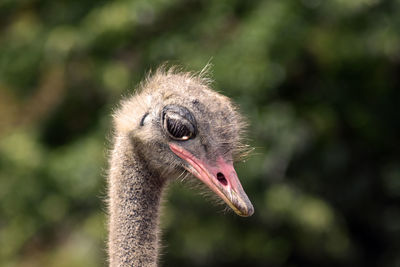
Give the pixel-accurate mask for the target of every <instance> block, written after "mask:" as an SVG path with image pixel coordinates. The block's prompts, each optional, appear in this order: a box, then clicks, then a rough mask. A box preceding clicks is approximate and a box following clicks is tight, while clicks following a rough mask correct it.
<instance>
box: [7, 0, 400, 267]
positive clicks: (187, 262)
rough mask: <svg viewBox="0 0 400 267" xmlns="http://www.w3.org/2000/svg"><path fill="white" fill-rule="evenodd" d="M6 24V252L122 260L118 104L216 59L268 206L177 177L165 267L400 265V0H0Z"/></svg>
mask: <svg viewBox="0 0 400 267" xmlns="http://www.w3.org/2000/svg"><path fill="white" fill-rule="evenodd" d="M0 32H1V35H0V266H7V267H8V266H26V267H28V266H29V267H30V266H32V267H35V266H61V267H63V266H66V267H67V266H78V267H79V266H88V267H90V266H106V253H105V251H106V249H105V240H106V216H105V210H106V208H105V204H104V199H105V195H106V193H105V192H106V188H105V173H106V170H107V164H106V157H107V149H108V148H109V147H110V139H111V128H110V127H111V126H110V124H111V117H110V113H111V112H112V109H113V108H114V107H115V105H116V103H117V102H118V100H119V99H120V97H121V96H122V95H126V94H128V93H130V92H132V91H133V89H134V88H135V86H136V84H137V83H138V82H139V81H140V80H141V79H142V78H143V77H144V76H145V74H146V72H147V71H148V70H150V69H154V68H156V67H157V66H158V65H159V64H161V63H163V62H165V61H169V62H170V63H171V64H179V65H182V66H184V67H185V68H186V69H187V70H194V71H199V70H201V69H202V68H203V67H204V66H205V65H206V64H207V62H209V61H210V60H211V62H212V64H213V68H212V72H213V78H214V79H215V84H214V87H215V88H217V89H218V90H219V91H221V92H223V93H224V94H226V95H228V96H230V97H232V98H233V99H234V100H235V101H236V102H237V103H238V104H239V105H240V107H241V110H242V112H243V113H244V114H245V116H246V117H248V119H249V121H250V128H249V139H250V144H251V145H252V146H254V147H256V149H255V153H254V154H253V156H252V157H250V159H248V160H247V161H246V162H245V163H239V164H237V169H238V173H239V176H240V177H241V180H242V183H243V185H244V187H245V189H246V192H247V193H248V195H249V197H250V198H251V200H252V201H253V204H254V206H255V209H256V213H255V215H254V216H253V217H251V218H246V219H244V218H240V217H238V216H235V215H233V214H224V213H223V212H222V210H223V207H221V206H215V205H213V204H211V203H210V201H207V200H204V198H203V197H201V196H200V195H199V194H198V193H196V192H194V190H193V189H190V188H187V187H186V186H185V185H181V184H179V183H174V184H173V185H172V186H171V187H170V190H169V194H168V201H167V203H166V205H165V208H164V214H163V218H162V227H163V229H164V230H163V240H164V241H163V244H164V245H165V247H164V248H163V256H162V260H161V263H162V264H161V265H162V266H191V267H195V266H243V267H244V266H246V267H247V266H287V267H295V266H384V267H396V266H397V267H398V266H400V160H399V155H400V131H399V129H400V119H399V118H398V116H399V115H400V112H399V111H398V110H399V106H400V1H399V0H386V1H384V0H329V1H324V0H269V1H242V0H233V1H227V0H219V1H211V0H208V1H200V0H189V1H183V0H153V1H146V0H141V1H134V0H116V1H105V0H96V1H93V0H81V1H77V0H69V1H67V0H59V1H51V0H20V1H15V0H1V1H0Z"/></svg>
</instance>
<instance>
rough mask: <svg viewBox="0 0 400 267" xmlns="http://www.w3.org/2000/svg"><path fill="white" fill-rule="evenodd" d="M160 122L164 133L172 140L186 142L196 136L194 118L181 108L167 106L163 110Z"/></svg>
mask: <svg viewBox="0 0 400 267" xmlns="http://www.w3.org/2000/svg"><path fill="white" fill-rule="evenodd" d="M178 108H179V110H178ZM177 111H178V112H177ZM162 120H163V128H164V131H165V132H166V133H167V134H168V136H169V137H170V138H172V139H174V140H179V141H186V140H189V139H190V138H193V137H195V135H196V128H195V126H194V123H195V121H194V118H193V116H192V115H191V114H190V112H189V111H188V110H187V109H185V108H183V107H177V106H167V107H166V108H165V109H164V112H163V117H162Z"/></svg>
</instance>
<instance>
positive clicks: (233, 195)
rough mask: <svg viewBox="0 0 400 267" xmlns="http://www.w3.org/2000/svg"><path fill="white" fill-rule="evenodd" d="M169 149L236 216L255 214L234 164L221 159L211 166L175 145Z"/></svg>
mask: <svg viewBox="0 0 400 267" xmlns="http://www.w3.org/2000/svg"><path fill="white" fill-rule="evenodd" d="M169 147H170V148H171V150H172V152H174V153H175V154H176V155H177V156H178V157H180V158H181V159H183V160H185V161H186V162H187V163H189V167H188V168H187V170H188V171H189V172H191V173H192V174H193V175H194V176H196V177H197V178H198V179H200V180H201V181H202V182H203V183H205V184H206V185H207V186H208V187H209V188H210V189H211V190H212V191H214V192H215V193H216V194H217V195H218V196H219V197H220V198H222V199H223V200H224V201H225V202H226V204H228V205H229V207H231V208H232V209H233V210H234V211H235V213H236V214H238V215H239V216H243V217H248V216H251V215H252V214H253V213H254V208H253V205H252V204H251V202H250V200H249V198H248V197H247V195H246V193H245V192H244V190H243V187H242V185H241V184H240V181H239V178H238V176H237V174H236V171H235V169H234V167H233V163H230V162H227V161H225V160H224V159H223V158H222V157H219V158H218V159H217V161H216V164H215V165H211V164H208V163H207V162H205V161H204V160H200V159H198V158H196V157H195V156H193V155H192V154H191V153H190V152H188V151H187V150H185V149H183V148H182V147H180V146H178V145H176V144H174V143H170V144H169Z"/></svg>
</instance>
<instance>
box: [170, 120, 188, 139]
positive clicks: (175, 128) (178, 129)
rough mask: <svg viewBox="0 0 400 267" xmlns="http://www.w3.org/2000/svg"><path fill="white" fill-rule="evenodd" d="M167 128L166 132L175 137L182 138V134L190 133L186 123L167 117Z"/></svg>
mask: <svg viewBox="0 0 400 267" xmlns="http://www.w3.org/2000/svg"><path fill="white" fill-rule="evenodd" d="M167 129H168V132H169V133H170V134H171V135H172V136H173V137H176V138H182V137H184V136H187V137H190V136H191V134H192V133H191V132H190V130H189V129H188V128H187V127H186V125H184V124H182V123H181V122H180V121H179V120H176V119H172V118H168V119H167Z"/></svg>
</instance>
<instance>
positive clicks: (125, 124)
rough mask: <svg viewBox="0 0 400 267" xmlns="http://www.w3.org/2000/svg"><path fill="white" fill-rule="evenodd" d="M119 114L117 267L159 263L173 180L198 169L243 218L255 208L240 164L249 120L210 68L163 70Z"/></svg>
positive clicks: (114, 217) (114, 160)
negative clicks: (164, 203)
mask: <svg viewBox="0 0 400 267" xmlns="http://www.w3.org/2000/svg"><path fill="white" fill-rule="evenodd" d="M139 87H140V88H139V90H137V92H136V93H135V94H134V95H133V96H131V97H129V98H127V99H125V100H123V101H122V102H121V104H120V107H119V109H118V110H116V112H115V113H114V128H115V130H114V132H115V135H114V145H113V149H112V152H111V158H110V162H109V164H110V170H109V177H108V185H109V192H108V194H109V203H108V205H109V215H110V219H109V241H108V250H109V261H110V266H112V267H115V266H135V267H138V266H152V267H154V266H157V261H158V247H159V230H158V222H159V210H160V200H161V197H162V193H163V189H164V188H165V187H166V184H167V183H168V181H169V180H171V179H174V178H175V179H176V178H178V177H179V176H180V175H185V174H191V175H193V176H194V177H196V178H198V179H199V180H200V181H202V182H203V183H204V184H206V185H207V186H208V187H209V188H210V189H211V190H212V191H214V192H215V193H216V194H217V195H218V196H219V197H220V198H221V199H222V200H223V201H225V202H226V204H227V205H228V206H230V207H231V208H232V209H233V211H234V212H235V213H237V214H238V215H240V216H244V217H246V216H250V215H252V214H253V212H254V209H253V206H252V204H251V202H250V200H249V199H248V197H247V195H246V193H245V192H244V190H243V188H242V186H241V184H240V181H239V179H238V176H237V174H236V172H235V169H234V167H233V160H234V159H236V158H237V156H240V155H241V154H242V152H243V147H245V146H243V145H242V144H241V138H240V136H241V132H242V129H243V120H242V118H241V117H240V115H239V113H238V112H237V111H236V109H235V107H234V105H233V104H232V103H231V101H230V100H229V99H228V98H227V97H225V96H223V95H221V94H219V93H216V92H215V91H213V90H212V89H210V83H209V79H207V78H205V77H204V75H202V73H200V74H197V75H195V74H192V73H183V72H178V71H176V70H174V69H172V68H170V69H165V68H160V69H158V70H157V71H156V72H155V73H154V74H153V75H151V76H149V77H148V78H147V79H146V80H145V81H144V82H142V84H141V85H140V86H139Z"/></svg>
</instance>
